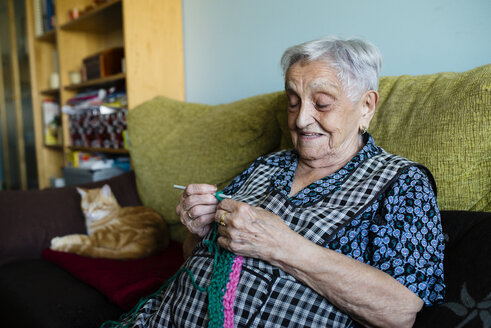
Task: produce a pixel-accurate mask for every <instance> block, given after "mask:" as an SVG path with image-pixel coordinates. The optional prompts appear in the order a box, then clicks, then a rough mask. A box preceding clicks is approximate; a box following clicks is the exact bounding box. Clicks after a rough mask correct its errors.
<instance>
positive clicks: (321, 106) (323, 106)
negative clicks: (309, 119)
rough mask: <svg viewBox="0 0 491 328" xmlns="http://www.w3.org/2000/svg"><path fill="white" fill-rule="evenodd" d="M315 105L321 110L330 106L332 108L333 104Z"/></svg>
mask: <svg viewBox="0 0 491 328" xmlns="http://www.w3.org/2000/svg"><path fill="white" fill-rule="evenodd" d="M315 105H316V106H317V108H321V109H326V108H328V107H329V106H331V104H315Z"/></svg>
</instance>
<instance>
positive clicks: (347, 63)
mask: <svg viewBox="0 0 491 328" xmlns="http://www.w3.org/2000/svg"><path fill="white" fill-rule="evenodd" d="M317 60H321V61H324V62H326V64H327V65H328V66H329V67H331V68H333V69H335V70H336V71H337V72H338V78H339V80H340V81H341V83H342V86H343V88H344V91H345V92H346V93H347V95H348V98H349V99H350V100H351V101H357V100H359V99H360V97H361V96H362V94H363V93H364V92H366V91H368V90H375V91H376V90H377V89H378V83H379V74H380V69H381V67H382V55H381V54H380V51H379V50H378V49H377V47H375V46H374V45H373V44H371V43H369V42H367V41H364V40H361V39H347V40H342V39H338V38H335V37H330V36H329V37H324V38H321V39H317V40H313V41H308V42H305V43H301V44H299V45H296V46H293V47H290V48H288V49H287V50H286V51H285V52H284V54H283V56H282V57H281V67H282V69H283V74H284V76H285V77H286V75H287V73H288V70H289V69H290V67H291V66H292V65H293V64H295V63H297V62H299V61H306V62H313V61H317Z"/></svg>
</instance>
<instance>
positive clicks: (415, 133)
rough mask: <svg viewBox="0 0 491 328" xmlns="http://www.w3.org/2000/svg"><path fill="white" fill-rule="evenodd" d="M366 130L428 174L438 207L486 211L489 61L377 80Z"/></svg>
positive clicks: (490, 207)
mask: <svg viewBox="0 0 491 328" xmlns="http://www.w3.org/2000/svg"><path fill="white" fill-rule="evenodd" d="M379 92H380V103H379V106H378V109H377V111H376V113H375V117H374V118H373V120H372V123H371V124H370V128H369V132H370V133H371V134H372V135H373V137H374V139H375V141H376V142H377V143H378V144H379V145H380V146H382V147H383V148H384V149H386V150H387V151H388V152H390V153H393V154H398V155H401V156H404V157H407V158H409V159H411V160H414V161H416V162H418V163H421V164H423V165H425V166H426V167H428V168H429V169H430V171H431V172H432V173H433V176H434V178H435V180H436V184H437V188H438V205H439V206H440V209H442V210H471V211H491V193H490V192H491V138H490V135H491V129H490V122H491V65H486V66H481V67H478V68H475V69H473V70H470V71H467V72H463V73H437V74H431V75H421V76H407V75H405V76H391V77H384V78H382V79H381V82H380V87H379Z"/></svg>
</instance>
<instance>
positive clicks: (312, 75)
mask: <svg viewBox="0 0 491 328" xmlns="http://www.w3.org/2000/svg"><path fill="white" fill-rule="evenodd" d="M285 87H286V94H287V96H288V101H289V109H288V126H289V129H290V134H291V137H292V141H293V145H294V147H295V149H296V150H297V151H298V153H299V156H300V159H301V160H302V159H303V160H309V161H312V160H314V161H321V162H322V161H327V162H329V161H333V160H334V159H336V158H339V157H343V156H349V155H353V154H355V153H356V152H357V151H358V150H359V149H358V148H359V146H360V142H361V138H360V135H359V128H360V126H361V125H363V118H362V108H363V106H362V103H363V101H362V100H360V101H358V102H356V103H353V102H351V101H350V100H349V99H348V97H347V95H346V93H345V91H344V90H343V87H342V85H341V82H340V81H339V79H338V77H337V72H336V71H335V70H334V69H332V68H330V67H328V66H327V65H326V63H325V62H321V61H313V62H310V63H308V62H297V63H295V64H294V65H292V66H291V67H290V69H289V70H288V72H287V75H286V81H285ZM361 99H363V97H362V98H361Z"/></svg>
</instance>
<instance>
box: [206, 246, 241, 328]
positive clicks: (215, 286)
mask: <svg viewBox="0 0 491 328" xmlns="http://www.w3.org/2000/svg"><path fill="white" fill-rule="evenodd" d="M234 258H235V255H234V254H232V253H230V252H229V251H227V250H222V252H221V253H220V255H219V256H218V261H217V262H215V264H214V267H213V275H212V277H211V282H210V286H209V287H208V315H209V321H208V328H218V327H223V322H224V320H225V317H224V308H223V296H224V295H225V291H226V289H227V284H228V281H229V279H230V271H231V270H232V264H233V261H234Z"/></svg>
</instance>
